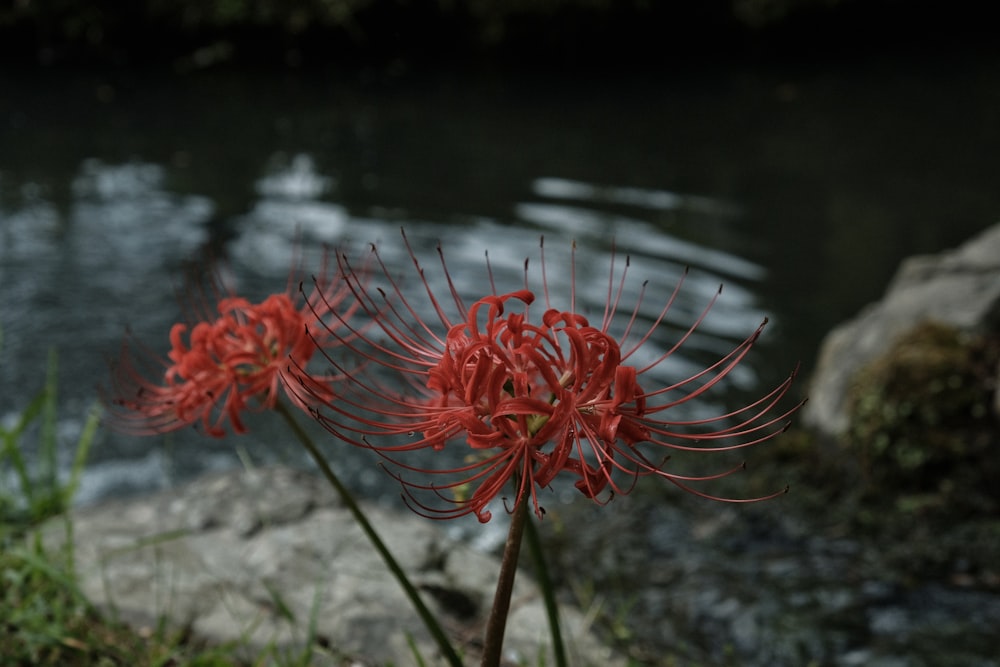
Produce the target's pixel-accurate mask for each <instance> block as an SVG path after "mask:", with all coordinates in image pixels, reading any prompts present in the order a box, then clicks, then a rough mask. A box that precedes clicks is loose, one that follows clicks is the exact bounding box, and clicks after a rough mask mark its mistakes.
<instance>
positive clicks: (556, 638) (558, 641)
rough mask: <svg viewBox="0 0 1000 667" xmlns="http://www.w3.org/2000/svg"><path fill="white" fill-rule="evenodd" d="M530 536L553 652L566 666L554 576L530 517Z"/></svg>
mask: <svg viewBox="0 0 1000 667" xmlns="http://www.w3.org/2000/svg"><path fill="white" fill-rule="evenodd" d="M524 530H525V532H526V533H527V538H528V551H530V552H531V557H532V558H533V559H534V561H535V570H536V574H537V576H538V585H539V586H540V587H541V589H542V599H543V600H544V602H545V613H546V614H547V615H548V617H549V634H551V635H552V653H553V655H554V656H555V659H556V667H566V665H567V664H568V663H567V662H566V647H565V646H564V645H563V640H562V632H561V631H560V630H559V607H558V605H557V604H556V596H555V589H554V588H553V586H552V577H551V576H550V575H549V566H548V565H547V564H546V562H545V554H544V552H543V551H542V540H541V538H540V537H539V535H538V528H537V527H536V526H535V522H534V521H532V520H531V519H530V518H529V519H528V521H527V525H526V526H525V528H524Z"/></svg>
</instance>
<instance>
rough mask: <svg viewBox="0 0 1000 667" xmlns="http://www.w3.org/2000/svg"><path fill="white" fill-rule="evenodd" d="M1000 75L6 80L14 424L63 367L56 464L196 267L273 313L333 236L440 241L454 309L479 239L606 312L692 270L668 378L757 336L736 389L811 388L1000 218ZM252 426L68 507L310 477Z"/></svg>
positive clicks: (430, 245) (162, 343)
mask: <svg viewBox="0 0 1000 667" xmlns="http://www.w3.org/2000/svg"><path fill="white" fill-rule="evenodd" d="M998 75H1000V61H998V60H997V59H996V58H992V59H991V58H961V59H958V58H956V59H954V60H948V59H942V58H940V57H937V58H933V59H932V58H927V59H920V58H913V57H911V58H908V59H906V60H905V61H895V60H891V59H888V58H886V59H880V60H866V61H860V60H859V61H857V62H844V63H839V64H837V65H836V66H834V65H830V64H825V65H820V64H817V65H811V66H809V65H800V66H795V67H771V68H763V67H745V68H727V69H710V68H709V69H705V70H703V71H698V72H692V71H688V72H684V73H658V74H655V75H654V74H649V73H635V74H627V73H625V74H623V73H615V74H598V73H594V74H588V75H585V74H582V73H567V72H562V73H558V74H555V73H551V72H550V73H541V72H539V73H524V72H520V73H510V72H507V73H500V72H487V73H484V72H464V71H461V70H456V71H450V72H440V71H438V72H422V71H416V70H407V69H405V68H389V69H386V70H378V71H375V70H372V71H364V72H352V73H339V72H338V73H332V74H325V75H323V74H319V73H315V72H313V73H309V74H305V73H288V72H282V73H278V72H268V73H259V72H258V73H246V72H202V73H191V74H186V75H172V74H168V73H163V72H153V71H115V72H109V73H94V72H86V73H82V72H67V71H60V72H44V71H43V72H11V71H7V72H0V90H2V93H0V326H2V328H3V334H4V337H3V349H2V350H0V418H4V419H10V418H11V415H13V414H16V413H17V412H18V411H19V410H20V409H23V407H24V406H25V405H26V404H27V402H28V400H29V399H30V397H31V396H32V395H33V394H34V393H35V392H37V391H38V390H40V389H41V386H42V383H43V379H44V368H45V360H46V356H47V354H48V351H49V349H52V348H56V349H58V351H59V355H60V356H59V358H60V367H59V379H60V385H59V390H60V405H61V415H62V417H63V420H64V421H63V422H62V423H61V424H60V433H61V434H62V436H64V437H63V440H64V443H63V444H64V445H65V451H64V452H63V454H64V456H65V460H66V461H67V462H68V461H69V460H70V458H71V455H72V452H71V451H70V445H71V442H72V439H73V437H74V436H75V432H76V430H77V429H78V428H79V425H80V423H81V420H82V418H83V415H84V413H85V411H86V408H87V406H88V405H89V404H90V403H91V402H92V401H93V400H94V399H95V397H96V395H97V390H98V387H99V386H101V385H102V384H106V382H107V380H106V378H107V374H108V371H107V360H108V359H109V358H113V357H114V356H115V355H116V354H117V352H118V349H119V346H120V344H121V341H122V337H123V334H124V332H125V330H126V327H128V328H130V329H131V330H132V331H133V332H135V334H136V335H137V336H138V337H139V338H141V339H142V340H143V341H144V342H145V343H147V344H148V345H149V346H150V347H152V348H154V349H155V350H157V351H161V352H162V351H164V350H165V348H166V345H167V332H168V330H169V327H170V325H171V324H172V323H173V322H175V321H177V320H178V318H179V317H180V316H181V313H182V309H181V307H180V306H179V305H178V298H177V293H178V291H180V290H182V285H183V276H184V275H185V273H186V272H189V271H190V270H191V269H192V267H197V266H202V265H203V263H204V261H205V259H206V258H214V259H216V260H223V261H224V264H225V267H226V271H227V275H228V276H229V278H230V279H231V280H232V281H233V282H234V284H235V285H237V287H238V288H239V289H240V290H241V291H242V292H244V293H246V294H248V295H250V296H263V295H265V294H267V293H268V292H270V291H274V290H276V289H282V288H283V287H284V286H285V280H286V278H287V276H288V272H289V267H290V264H291V258H292V257H293V256H294V255H295V253H296V248H299V249H301V250H302V253H301V254H303V255H304V257H303V263H304V264H305V265H306V266H307V267H308V266H309V265H310V264H312V265H315V263H316V262H317V261H318V254H319V249H320V248H321V246H322V245H323V244H332V245H336V244H338V243H359V244H360V243H366V242H369V241H378V242H379V243H380V244H381V246H382V247H383V249H384V252H385V254H386V257H387V258H388V259H389V260H390V262H392V263H393V264H394V265H395V264H396V263H397V262H399V263H400V264H399V265H400V267H402V266H403V264H402V263H403V262H405V261H407V260H406V257H405V256H404V255H403V254H402V253H401V243H400V238H399V229H400V228H401V227H403V228H405V229H406V231H407V235H408V236H409V238H410V239H411V240H412V241H413V243H414V246H415V247H416V248H417V249H418V252H419V253H420V254H421V258H422V260H423V262H424V264H425V265H427V266H428V267H436V264H435V262H436V253H435V250H434V247H435V245H436V243H437V242H438V241H440V242H441V244H442V245H443V247H444V250H445V253H446V255H447V257H448V261H449V266H450V268H451V270H452V272H453V275H454V276H455V278H456V280H457V282H458V284H459V286H460V289H461V290H462V291H463V292H464V293H465V294H466V295H473V294H476V293H478V292H479V291H481V289H482V285H483V282H482V281H483V279H484V278H483V277H484V275H485V274H484V272H483V266H484V259H483V253H484V251H486V250H487V249H488V251H489V256H490V261H491V265H492V267H493V270H494V272H495V273H496V274H497V277H498V279H499V281H500V282H501V283H503V284H506V285H508V286H509V287H510V288H516V287H518V286H519V285H520V281H521V280H522V272H523V269H522V267H523V261H524V259H525V258H526V257H530V258H532V261H534V258H536V257H537V253H538V244H539V238H540V236H542V235H544V237H545V247H546V252H547V253H548V252H550V249H551V252H553V257H554V258H560V259H552V260H551V261H552V265H553V266H555V265H558V262H564V261H565V257H566V254H567V253H568V249H569V247H570V244H571V242H572V241H574V240H575V241H576V243H577V263H578V275H577V278H578V288H577V289H578V293H579V295H580V297H579V298H580V299H581V301H582V302H583V303H585V304H586V305H587V306H589V307H591V308H594V309H596V308H599V307H600V306H601V304H602V303H603V300H604V297H605V295H606V292H607V267H608V263H609V261H610V258H611V252H612V248H613V247H614V249H615V250H614V252H615V253H616V256H617V257H618V261H619V262H621V257H622V256H624V255H629V256H630V258H631V264H632V267H631V268H630V271H631V272H632V280H634V281H635V282H636V284H638V283H639V282H640V281H642V280H646V279H648V280H649V281H650V284H651V285H652V286H654V288H655V292H654V294H656V295H659V296H662V298H666V295H668V294H669V290H671V289H672V288H673V286H674V284H675V283H676V281H677V279H678V277H679V276H680V274H681V272H682V271H683V269H684V267H685V266H690V267H691V273H690V277H689V279H688V280H687V282H686V283H685V288H684V290H683V291H682V298H681V300H680V302H679V303H678V305H677V307H676V308H674V309H672V310H671V312H670V317H669V322H668V326H666V327H663V328H662V338H660V339H658V340H657V341H655V343H656V344H658V345H666V344H668V342H669V340H670V335H671V333H672V332H675V331H676V329H675V327H681V326H686V325H687V324H689V323H690V322H691V321H692V318H694V317H696V313H697V312H698V311H699V310H700V308H701V307H703V306H704V305H705V303H707V300H708V299H709V298H711V295H712V294H714V292H715V291H716V290H717V289H718V286H719V284H724V285H725V288H724V290H723V293H722V297H721V298H720V300H719V301H718V303H717V305H716V306H715V307H714V308H713V311H712V314H711V317H709V318H708V319H707V320H706V322H705V324H704V326H703V327H701V328H700V332H701V334H700V336H699V337H698V338H697V339H695V340H693V341H692V344H691V345H690V346H688V347H687V348H685V351H684V353H683V354H681V355H678V356H677V359H676V363H677V364H682V365H684V364H690V365H691V366H692V367H693V366H694V365H697V364H698V363H699V361H700V360H702V359H704V358H705V355H711V354H712V353H717V352H718V351H719V350H720V349H724V348H725V347H726V346H727V345H729V346H731V345H732V344H733V342H734V341H735V340H738V339H740V338H742V337H744V336H745V335H747V334H748V333H749V332H750V331H752V329H753V328H754V327H755V326H756V325H757V324H758V323H759V321H760V320H761V318H763V317H764V316H767V317H768V318H769V319H770V324H769V325H768V328H767V331H766V334H765V336H764V338H762V340H761V342H760V344H759V346H758V348H757V350H756V352H755V354H754V355H752V357H751V358H749V359H748V360H747V362H746V363H745V364H744V367H743V369H742V372H741V374H739V375H737V376H736V377H735V378H734V380H735V382H734V383H733V385H732V386H731V389H732V392H731V395H740V394H741V392H743V391H754V390H758V389H760V388H763V387H765V386H772V385H773V384H775V383H776V382H777V381H779V380H780V379H781V378H783V377H784V376H785V375H786V374H787V373H788V371H789V370H790V369H791V368H792V367H794V365H795V364H796V363H797V362H801V363H802V365H803V373H804V377H805V376H807V375H808V372H809V370H810V369H811V364H812V362H813V359H814V357H815V354H816V351H817V347H818V345H819V342H820V340H821V338H822V336H823V335H824V334H825V333H826V331H827V330H829V328H830V327H832V326H833V325H835V324H837V323H838V322H839V321H841V320H843V319H845V318H847V317H850V316H851V315H853V314H854V313H855V312H856V311H857V310H858V309H859V308H861V307H862V306H863V305H864V304H865V303H867V302H869V301H871V300H874V299H875V298H877V297H878V296H879V295H880V294H881V293H882V291H883V290H884V288H885V285H886V282H887V280H888V279H889V278H890V276H891V275H892V273H893V272H894V271H895V269H896V266H897V265H898V263H899V261H900V260H901V259H902V258H903V257H905V256H907V255H910V254H913V253H917V252H936V251H939V250H942V249H944V248H947V247H951V246H954V245H956V244H958V243H960V242H962V241H964V240H965V239H966V238H968V237H970V236H972V235H973V234H975V233H976V232H978V231H979V230H981V229H984V228H985V227H987V226H989V225H990V224H992V223H993V222H994V221H995V220H996V216H997V215H998V212H1000V189H998V188H997V187H996V186H997V182H996V174H998V173H1000V86H998V85H997V83H998ZM562 266H568V265H567V264H565V263H563V264H562ZM619 266H620V264H619ZM429 273H432V272H431V271H429ZM555 273H556V276H555V278H553V280H554V289H555V291H556V292H557V293H565V292H566V291H567V290H568V287H567V278H568V277H567V275H566V272H562V273H561V274H560V273H559V272H555ZM435 279H439V278H435ZM655 300H656V299H654V301H655ZM598 312H599V311H598ZM804 391H805V382H804V381H803V382H801V383H800V384H799V387H798V392H799V393H804ZM719 400H725V399H721V398H720V399H719ZM707 408H711V406H707ZM251 425H252V432H251V434H248V435H246V436H243V437H240V438H229V439H226V440H209V439H206V438H203V437H201V436H199V435H197V434H196V433H193V432H182V433H176V434H172V435H170V436H166V437H162V438H159V437H158V438H128V437H123V436H120V435H115V434H112V433H107V432H102V433H101V434H100V437H99V441H98V443H97V444H96V445H95V448H94V450H93V455H92V460H91V463H90V464H89V466H88V468H87V470H86V474H85V476H84V479H83V484H82V487H81V490H80V496H79V502H82V503H87V502H94V501H97V500H99V499H101V498H105V497H109V496H119V495H123V494H129V493H136V492H141V491H148V490H150V489H155V488H162V487H166V486H170V485H172V484H177V483H180V482H182V481H185V480H187V479H190V478H192V477H193V476H195V475H197V474H199V473H203V472H205V471H209V470H218V469H223V468H229V467H233V466H237V465H242V464H244V463H246V462H247V461H251V462H253V463H256V464H261V463H266V462H270V461H290V462H293V463H296V464H302V465H306V461H305V459H304V458H303V456H302V455H301V453H300V452H298V451H297V449H296V448H295V447H294V446H292V445H286V444H283V442H284V440H283V438H282V437H281V434H280V432H278V431H276V430H272V427H271V426H270V425H269V422H268V421H267V420H265V419H260V420H254V421H253V422H252V424H251ZM339 455H340V454H339V453H338V456H339ZM344 456H346V457H348V458H346V459H344V461H343V464H344V465H345V466H350V467H351V469H356V470H357V471H358V472H357V474H356V475H352V479H351V483H352V484H353V485H354V486H355V488H356V489H358V490H359V491H360V492H361V493H363V494H365V495H368V496H371V497H382V496H385V495H386V494H388V495H390V496H391V497H395V494H396V493H397V489H396V487H395V485H394V484H393V483H391V481H390V480H387V479H386V477H385V476H384V475H383V474H381V473H380V472H378V470H377V468H376V467H375V466H374V465H373V462H372V461H371V460H370V459H369V457H367V456H366V455H364V453H354V452H351V453H345V454H344ZM351 457H354V458H351ZM835 547H836V545H834V546H832V547H831V546H830V545H825V546H823V548H829V549H833V550H834V551H836V548H835ZM841 555H842V553H841V552H836V553H834V555H832V556H830V558H839V557H840V556H841ZM779 565H780V564H779ZM776 567H779V566H776ZM831 595H834V594H833V593H831ZM834 597H836V596H835V595H834ZM726 599H728V598H722V599H721V602H724V601H725V600H726ZM852 599H853V598H852ZM716 602H719V604H721V602H720V601H718V600H717V601H716ZM713 604H715V603H714V602H713ZM838 604H839V603H838ZM650 613H652V612H650ZM727 613H728V612H727ZM761 613H763V612H761ZM755 618H756V617H755ZM893 618H895V617H893ZM890 620H891V619H890ZM691 622H694V621H691ZM803 641H806V640H803ZM806 643H808V642H806ZM841 648H843V647H841ZM849 648H852V647H850V646H848V647H847V648H845V649H844V651H847V652H849V651H848V649H849ZM824 650H826V649H824ZM830 651H833V649H830ZM835 652H836V651H834V653H835ZM806 653H807V654H808V653H809V652H808V651H806ZM829 654H830V653H829V651H827V652H826V653H824V652H823V651H821V650H819V649H817V651H816V652H815V653H813V655H817V656H826V655H829ZM797 655H802V654H797ZM864 655H867V654H864ZM772 657H773V658H774V660H778V662H772V663H769V664H796V663H794V661H793V662H787V663H785V662H782V661H781V656H780V655H779V656H777V657H774V656H772ZM746 664H749V663H746ZM822 664H826V663H822ZM830 664H833V663H830ZM837 664H848V663H846V662H845V663H837ZM858 664H860V663H858ZM885 664H890V663H885ZM899 664H920V663H912V662H902V663H899ZM928 664H929V663H928ZM955 664H958V663H955ZM970 664H972V663H970Z"/></svg>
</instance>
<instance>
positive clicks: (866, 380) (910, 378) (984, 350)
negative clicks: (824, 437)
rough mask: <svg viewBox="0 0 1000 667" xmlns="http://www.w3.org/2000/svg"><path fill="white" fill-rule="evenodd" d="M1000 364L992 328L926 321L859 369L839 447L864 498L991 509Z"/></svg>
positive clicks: (908, 508) (997, 468)
mask: <svg viewBox="0 0 1000 667" xmlns="http://www.w3.org/2000/svg"><path fill="white" fill-rule="evenodd" d="M998 363H1000V340H998V339H997V338H996V337H995V336H994V337H990V336H984V335H981V336H980V335H972V334H968V333H964V332H960V331H958V330H956V329H953V328H951V327H948V326H945V325H943V324H939V323H934V322H928V323H925V324H923V325H921V326H918V327H917V328H915V329H913V330H912V331H911V332H910V333H908V334H906V335H905V336H903V337H902V338H901V339H900V340H899V341H898V342H897V343H896V344H895V345H894V346H893V347H892V348H891V350H890V351H889V352H888V353H887V354H886V355H884V356H883V357H882V358H880V359H878V360H876V361H875V362H873V363H872V364H870V365H869V366H868V367H866V368H865V369H863V370H862V371H861V372H860V373H859V374H858V377H857V378H856V381H855V382H854V384H853V386H852V388H851V390H850V394H849V396H848V409H849V414H850V418H851V426H850V430H849V433H848V438H847V442H846V448H847V450H848V451H849V453H850V454H851V455H852V456H853V457H856V458H857V460H858V461H859V462H860V465H861V471H862V475H863V477H864V479H865V481H866V489H865V490H866V495H867V496H868V497H870V498H872V499H874V500H885V501H890V500H891V502H892V504H893V505H894V508H895V509H896V510H897V511H899V512H902V513H904V514H913V513H922V512H926V511H936V512H943V511H945V510H947V511H948V512H949V513H956V512H957V513H959V514H961V513H964V512H967V511H973V512H978V513H983V514H985V513H990V512H994V511H996V509H997V508H998V504H1000V503H998V497H997V494H996V492H995V488H996V487H995V483H994V480H995V479H996V477H997V475H998V474H1000V460H998V458H997V456H996V452H995V449H996V447H997V445H998V444H1000V442H998V438H997V417H996V415H995V414H993V411H992V408H991V405H992V402H993V396H994V392H995V391H996V386H995V385H996V378H997V369H998ZM877 504H881V503H877Z"/></svg>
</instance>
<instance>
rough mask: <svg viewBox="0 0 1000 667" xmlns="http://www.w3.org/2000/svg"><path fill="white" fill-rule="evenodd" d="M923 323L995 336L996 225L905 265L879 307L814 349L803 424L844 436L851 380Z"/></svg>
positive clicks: (999, 282)
mask: <svg viewBox="0 0 1000 667" xmlns="http://www.w3.org/2000/svg"><path fill="white" fill-rule="evenodd" d="M927 321H936V322H940V323H942V324H945V325H948V326H952V327H955V328H956V329H959V330H962V331H970V332H979V333H982V332H986V331H997V330H1000V225H995V226H993V227H991V228H990V229H987V230H986V231H985V232H983V233H982V234H980V235H979V236H976V237H974V238H973V239H971V240H969V241H967V242H966V243H965V244H963V245H962V246H961V247H959V248H957V249H955V250H950V251H947V252H943V253H940V254H937V255H920V256H915V257H911V258H909V259H907V260H905V261H904V262H903V263H902V265H901V266H900V268H899V269H898V271H897V273H896V275H895V277H894V278H893V280H892V282H891V283H890V285H889V287H888V289H887V291H886V294H885V296H884V297H883V298H882V300H881V301H879V302H877V303H875V304H872V305H869V306H867V307H866V308H865V309H864V310H862V311H861V312H860V313H859V314H858V315H857V316H856V317H855V318H854V319H852V320H850V321H848V322H845V323H843V324H841V325H839V326H837V327H836V328H835V329H833V331H831V332H830V333H829V334H828V335H827V337H826V338H825V339H824V341H823V343H822V345H821V346H820V353H819V358H818V361H817V366H816V370H815V372H814V374H813V377H812V380H811V382H810V386H809V402H808V403H807V404H806V405H805V408H804V409H803V412H802V419H803V422H804V423H805V424H806V425H807V426H809V427H811V428H813V429H814V430H816V431H817V432H819V433H821V434H823V435H826V436H832V437H837V436H840V435H843V434H844V432H845V431H846V430H847V426H848V424H847V421H848V418H847V412H846V409H845V407H846V404H845V397H846V395H847V390H848V387H849V386H850V383H851V382H852V379H853V377H854V376H855V374H856V373H857V372H858V370H860V369H861V368H862V367H863V366H865V365H866V364H868V363H869V362H871V361H873V360H875V359H876V358H878V357H880V356H881V355H883V354H884V353H885V352H886V351H887V350H888V349H889V348H890V347H891V345H892V344H893V343H894V342H895V341H896V340H898V339H899V337H900V336H902V335H903V334H905V333H906V332H908V331H910V330H912V329H913V328H914V327H915V326H917V325H919V324H921V323H924V322H927ZM997 408H998V409H1000V398H998V399H997Z"/></svg>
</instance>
